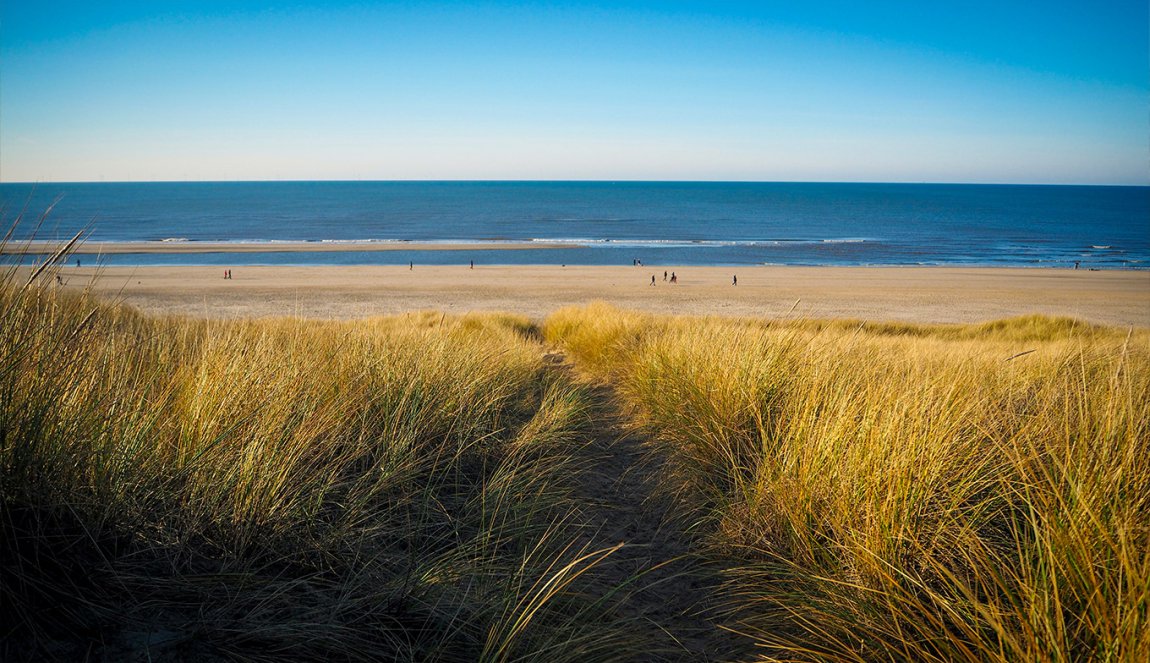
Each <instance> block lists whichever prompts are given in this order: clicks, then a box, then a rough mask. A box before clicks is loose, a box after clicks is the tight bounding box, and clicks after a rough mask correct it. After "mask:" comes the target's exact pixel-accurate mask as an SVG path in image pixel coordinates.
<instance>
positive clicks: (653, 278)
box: [651, 274, 655, 285]
mask: <svg viewBox="0 0 1150 663" xmlns="http://www.w3.org/2000/svg"><path fill="white" fill-rule="evenodd" d="M651 285H655V275H654V274H652V275H651Z"/></svg>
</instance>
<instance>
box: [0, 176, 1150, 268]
mask: <svg viewBox="0 0 1150 663" xmlns="http://www.w3.org/2000/svg"><path fill="white" fill-rule="evenodd" d="M17 220H19V223H18V224H17V225H15V227H13V224H15V223H16V221H17ZM0 223H2V224H3V228H4V230H11V232H12V235H11V237H12V238H11V239H9V244H10V245H12V243H13V242H19V241H22V240H25V239H29V238H35V239H40V240H54V241H62V240H66V239H68V238H70V237H71V236H72V235H74V234H75V233H76V232H77V231H80V230H86V231H87V235H86V237H87V240H88V241H93V242H95V241H99V242H141V241H143V242H156V243H157V245H158V246H159V247H160V248H161V251H160V252H148V253H126V254H119V253H117V254H106V255H104V256H102V257H100V258H99V261H100V262H102V263H104V264H107V265H110V266H113V265H181V264H201V265H221V264H222V265H244V264H247V265H251V264H267V265H352V264H357V265H371V264H407V263H409V262H416V263H419V264H461V263H467V262H469V261H474V262H476V263H479V264H556V265H558V264H565V265H629V264H634V262H636V261H642V263H643V264H647V265H660V264H662V265H950V266H993V267H1059V268H1073V267H1074V266H1075V265H1079V266H1080V267H1081V268H1083V269H1147V268H1148V267H1150V187H1145V186H1045V185H972V184H863V183H859V184H848V183H842V184H833V183H782V182H779V183H743V182H535V181H532V182H459V181H450V182H364V181H355V182H329V181H323V182H179V183H172V182H152V183H78V184H60V183H39V184H34V185H33V184H18V183H5V184H0ZM205 241H211V242H234V243H246V244H256V245H258V246H259V247H260V249H261V250H260V251H258V252H254V253H248V252H244V253H233V252H211V253H165V252H163V251H162V248H163V247H164V246H166V245H169V244H170V243H181V244H182V243H194V242H205ZM300 241H302V242H316V243H344V244H347V245H348V246H345V247H342V248H345V249H349V250H344V251H338V252H292V251H282V250H277V247H276V245H277V243H282V242H300ZM380 242H385V243H391V244H395V245H396V246H395V247H394V248H396V249H397V250H391V251H366V250H358V249H359V246H360V245H365V246H366V245H369V244H372V243H380ZM407 243H420V244H431V245H432V249H431V250H407V249H403V245H404V244H407ZM508 243H526V244H528V245H531V244H539V245H540V246H541V247H542V246H544V245H556V244H557V245H560V246H561V247H562V248H559V249H551V248H527V249H523V250H501V249H500V245H505V244H508ZM437 244H441V245H445V246H444V248H442V249H437V248H434V245H437ZM448 244H451V245H459V244H462V245H465V246H464V249H463V250H449V249H448V247H447V246H446V245H448ZM25 259H26V260H28V259H34V258H25Z"/></svg>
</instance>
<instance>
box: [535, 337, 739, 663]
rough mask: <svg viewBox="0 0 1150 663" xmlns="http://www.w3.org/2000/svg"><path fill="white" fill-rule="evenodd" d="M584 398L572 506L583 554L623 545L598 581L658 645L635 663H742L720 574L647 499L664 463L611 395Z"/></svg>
mask: <svg viewBox="0 0 1150 663" xmlns="http://www.w3.org/2000/svg"><path fill="white" fill-rule="evenodd" d="M548 357H549V359H551V360H553V361H554V362H556V363H555V364H553V365H552V369H553V370H556V371H559V372H561V373H563V374H564V378H565V379H571V380H579V379H580V378H578V377H575V376H576V371H575V369H574V367H573V366H571V365H570V364H568V363H560V362H562V354H560V353H557V352H556V353H552V354H551V355H549V356H548ZM588 389H589V394H590V402H591V409H590V412H589V413H588V421H587V425H588V431H587V434H588V436H589V438H590V440H589V444H588V445H587V446H586V447H584V448H583V450H582V455H583V458H582V459H581V460H582V463H581V465H582V466H584V467H585V468H586V469H585V470H584V471H583V472H582V473H581V475H580V477H579V480H578V484H577V486H576V491H575V495H574V496H573V497H574V498H575V499H577V500H578V501H579V503H580V504H581V505H582V511H583V516H584V518H585V520H586V522H587V523H588V525H589V528H588V529H589V533H588V536H587V539H586V540H585V543H586V544H587V545H588V546H589V547H590V549H603V548H608V547H611V546H613V545H615V544H618V543H624V546H623V547H622V548H620V549H619V550H618V551H617V552H615V553H614V554H613V555H612V556H611V557H609V558H608V559H607V560H606V561H604V562H602V563H601V565H600V567H599V568H597V569H596V576H597V580H598V582H599V583H600V587H599V589H600V591H602V592H604V593H606V592H609V591H612V590H613V589H614V588H616V587H620V586H624V587H626V589H625V591H624V592H623V596H624V597H625V598H624V600H623V601H622V602H621V603H620V604H619V606H618V610H619V612H620V616H621V617H623V618H630V619H634V620H636V624H637V625H638V626H637V628H642V629H643V630H645V631H646V633H645V635H646V636H647V637H648V638H649V639H650V641H652V642H655V643H658V644H657V645H656V646H654V647H652V648H651V649H650V650H649V652H648V656H647V657H645V658H644V659H640V660H646V661H684V662H688V661H692V662H694V661H736V660H747V659H748V658H749V657H750V656H751V655H752V654H753V653H754V650H755V647H754V644H753V642H752V641H751V640H750V639H748V638H745V637H742V636H739V635H736V634H735V633H733V632H732V631H730V630H727V629H724V628H722V627H721V624H722V618H721V616H720V615H719V613H718V610H719V608H720V604H721V602H722V597H723V596H724V592H723V588H722V580H723V569H722V568H721V567H719V566H717V565H716V563H715V562H709V563H708V562H706V561H704V560H703V559H702V558H701V557H700V556H699V555H697V554H695V553H694V551H693V550H692V546H691V537H690V534H689V533H688V532H686V531H685V530H684V524H685V523H684V522H683V520H682V519H677V518H674V517H673V515H672V512H671V510H670V504H669V503H668V502H667V500H664V499H660V498H659V497H657V495H656V493H655V487H656V482H657V481H658V477H659V476H660V465H661V462H662V458H661V457H660V456H659V455H658V453H657V452H656V451H655V450H654V449H653V448H652V447H650V446H649V445H647V444H646V439H645V438H644V436H643V434H642V433H641V432H640V431H637V430H635V429H634V427H632V426H629V425H628V423H627V417H626V415H625V414H624V412H623V410H622V408H621V407H620V405H619V401H618V398H617V397H616V395H615V392H614V390H613V389H612V388H611V387H610V386H609V385H605V384H590V385H588ZM760 653H761V650H760Z"/></svg>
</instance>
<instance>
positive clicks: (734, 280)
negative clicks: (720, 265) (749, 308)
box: [731, 274, 739, 285]
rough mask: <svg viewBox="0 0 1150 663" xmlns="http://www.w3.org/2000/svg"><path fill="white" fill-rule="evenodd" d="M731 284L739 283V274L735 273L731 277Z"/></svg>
mask: <svg viewBox="0 0 1150 663" xmlns="http://www.w3.org/2000/svg"><path fill="white" fill-rule="evenodd" d="M731 285H739V275H738V274H735V275H734V276H732V277H731Z"/></svg>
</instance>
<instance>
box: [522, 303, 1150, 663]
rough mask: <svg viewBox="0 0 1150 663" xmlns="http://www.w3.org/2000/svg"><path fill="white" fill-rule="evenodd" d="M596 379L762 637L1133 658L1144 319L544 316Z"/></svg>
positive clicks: (945, 651)
mask: <svg viewBox="0 0 1150 663" xmlns="http://www.w3.org/2000/svg"><path fill="white" fill-rule="evenodd" d="M544 332H545V335H546V337H547V339H548V340H550V341H551V342H554V343H557V344H560V345H562V346H564V347H565V348H566V349H567V350H568V352H569V353H571V354H572V355H573V356H574V357H575V359H576V361H577V362H578V363H580V364H582V365H583V366H584V367H585V369H586V370H588V371H590V372H591V373H593V374H594V375H596V376H598V377H599V378H601V379H607V380H610V381H612V382H613V383H614V384H615V385H616V389H617V391H618V392H619V393H620V394H621V395H622V397H623V398H624V400H625V401H626V403H627V404H628V406H629V407H630V408H631V410H632V414H633V416H634V418H635V421H636V424H637V425H640V426H642V427H644V428H645V429H646V430H647V431H649V432H650V434H651V436H652V440H653V442H652V444H653V446H654V449H653V452H655V453H659V454H661V455H662V456H664V457H665V458H666V459H667V461H668V462H666V463H665V467H666V468H667V469H666V470H665V476H664V477H663V481H662V486H663V487H664V489H665V490H666V491H668V493H670V494H671V495H672V496H673V497H675V498H676V500H677V504H678V505H679V511H680V513H681V514H682V517H683V521H684V522H685V523H687V524H688V525H689V526H691V527H694V528H695V529H696V531H697V533H698V534H699V536H700V539H701V540H702V541H704V542H705V544H706V547H707V549H708V551H709V554H710V555H712V556H715V557H719V558H723V559H733V560H734V566H733V568H734V570H733V571H732V572H731V573H730V576H729V585H730V589H731V593H732V595H733V596H734V597H735V599H733V600H732V602H731V605H730V606H729V610H730V612H731V614H732V615H734V616H735V617H736V618H737V620H738V622H739V623H740V624H741V628H742V629H743V630H744V631H745V632H747V633H748V634H750V635H752V636H753V637H755V638H756V640H757V641H758V642H759V643H760V644H761V645H763V647H764V648H763V654H762V656H763V658H764V659H780V660H788V659H795V660H815V659H817V660H857V661H864V660H924V661H928V660H937V661H956V660H968V661H982V660H999V661H1019V660H1027V661H1030V660H1043V661H1073V660H1106V661H1142V660H1146V658H1148V657H1150V621H1148V615H1147V611H1148V606H1150V370H1148V369H1150V333H1147V331H1145V330H1140V331H1130V332H1127V331H1125V330H1113V329H1105V328H1097V327H1093V326H1090V325H1086V324H1083V323H1081V322H1077V321H1074V320H1066V319H1050V318H1043V317H1037V316H1035V317H1026V318H1019V319H1014V320H1006V321H1000V322H995V323H990V324H986V325H965V326H959V325H945V326H943V325H939V326H919V325H899V324H877V325H876V324H866V323H861V322H858V321H854V322H850V321H845V322H844V321H837V322H819V321H798V320H796V321H773V322H763V321H738V320H725V319H717V318H707V319H690V318H667V317H662V318H660V317H653V316H646V315H641V314H637V313H630V312H624V311H619V310H617V309H614V308H611V307H609V306H606V305H601V304H600V305H591V306H589V307H584V308H573V309H565V310H562V311H559V312H556V313H555V314H553V315H552V316H551V317H550V318H548V320H547V321H546V323H545V325H544Z"/></svg>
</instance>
